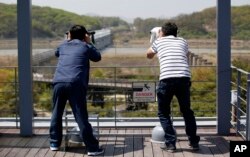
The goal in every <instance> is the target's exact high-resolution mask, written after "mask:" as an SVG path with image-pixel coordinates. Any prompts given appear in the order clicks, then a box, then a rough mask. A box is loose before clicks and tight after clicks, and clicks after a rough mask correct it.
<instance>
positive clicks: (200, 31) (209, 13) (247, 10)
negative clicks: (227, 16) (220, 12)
mask: <svg viewBox="0 0 250 157" xmlns="http://www.w3.org/2000/svg"><path fill="white" fill-rule="evenodd" d="M173 20H175V21H176V23H178V24H179V27H181V33H182V35H183V36H194V37H199V36H203V37H208V38H211V37H212V38H213V37H215V35H216V8H214V7H213V8H208V9H205V10H203V11H201V12H196V13H192V14H190V15H180V16H178V17H176V18H174V19H173ZM231 23H232V26H231V27H232V29H231V30H232V32H231V33H232V38H233V39H247V40H249V39H250V5H245V6H240V7H232V9H231Z"/></svg>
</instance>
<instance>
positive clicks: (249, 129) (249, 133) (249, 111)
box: [246, 73, 250, 141]
mask: <svg viewBox="0 0 250 157" xmlns="http://www.w3.org/2000/svg"><path fill="white" fill-rule="evenodd" d="M249 99H250V74H249V73H248V74H247V104H246V105H247V106H246V140H247V141H249V140H250V125H249V122H250V100H249Z"/></svg>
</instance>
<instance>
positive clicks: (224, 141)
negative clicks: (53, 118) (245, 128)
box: [0, 128, 242, 157]
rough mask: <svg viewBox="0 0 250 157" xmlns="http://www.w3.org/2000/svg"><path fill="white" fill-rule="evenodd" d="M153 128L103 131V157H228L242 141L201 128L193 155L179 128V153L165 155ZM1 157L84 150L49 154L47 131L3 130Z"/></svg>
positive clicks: (77, 156)
mask: <svg viewBox="0 0 250 157" xmlns="http://www.w3.org/2000/svg"><path fill="white" fill-rule="evenodd" d="M151 131H152V128H142V129H133V128H127V129H114V128H109V129H104V128H103V129H101V130H100V138H99V140H100V145H101V146H102V147H103V148H104V149H105V152H104V154H103V155H102V156H115V157H168V156H169V157H193V156H202V157H203V156H207V157H210V156H216V157H229V152H230V151H229V141H231V140H232V141H242V138H241V137H239V136H235V134H234V133H232V134H231V135H230V136H218V135H216V134H215V133H213V132H214V131H215V129H213V128H212V129H211V128H199V129H198V134H199V135H200V136H201V141H200V150H199V151H195V152H193V151H191V150H190V149H189V148H188V147H187V143H188V140H187V137H186V135H185V133H184V129H183V128H177V134H178V142H177V151H176V152H174V153H169V152H166V151H162V150H161V149H160V147H159V145H160V144H157V143H152V142H151ZM0 133H1V135H0V157H54V156H55V157H83V156H84V157H85V156H87V154H86V151H85V148H84V146H77V145H70V147H68V149H67V150H66V151H64V149H63V147H62V148H61V149H60V151H50V149H49V136H48V129H35V130H34V133H35V135H34V136H32V137H20V136H19V130H18V129H0Z"/></svg>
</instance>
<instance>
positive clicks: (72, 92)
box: [50, 83, 99, 151]
mask: <svg viewBox="0 0 250 157" xmlns="http://www.w3.org/2000/svg"><path fill="white" fill-rule="evenodd" d="M53 92H54V93H53V111H52V117H51V124H50V142H51V143H52V142H54V143H57V144H58V145H60V144H61V142H62V116H63V113H64V108H65V105H66V102H67V100H68V101H69V104H70V106H71V109H72V111H73V114H74V117H75V120H76V122H77V124H78V126H79V128H80V136H81V137H82V139H83V142H84V143H85V145H86V148H87V150H88V151H95V150H97V149H98V148H99V142H98V140H97V139H96V138H95V137H94V135H93V131H92V126H91V124H90V123H89V121H88V111H87V104H86V88H84V86H82V85H81V84H79V83H56V84H54V91H53Z"/></svg>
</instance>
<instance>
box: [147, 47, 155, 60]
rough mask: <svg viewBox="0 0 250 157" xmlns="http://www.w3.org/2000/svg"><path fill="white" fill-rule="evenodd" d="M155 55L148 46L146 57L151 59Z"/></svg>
mask: <svg viewBox="0 0 250 157" xmlns="http://www.w3.org/2000/svg"><path fill="white" fill-rule="evenodd" d="M154 56H155V52H154V51H153V50H152V48H151V47H150V48H149V49H148V51H147V58H148V59H152V58H153V57H154Z"/></svg>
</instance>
